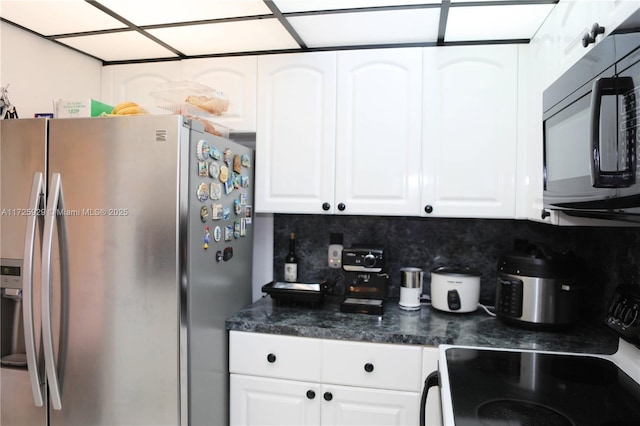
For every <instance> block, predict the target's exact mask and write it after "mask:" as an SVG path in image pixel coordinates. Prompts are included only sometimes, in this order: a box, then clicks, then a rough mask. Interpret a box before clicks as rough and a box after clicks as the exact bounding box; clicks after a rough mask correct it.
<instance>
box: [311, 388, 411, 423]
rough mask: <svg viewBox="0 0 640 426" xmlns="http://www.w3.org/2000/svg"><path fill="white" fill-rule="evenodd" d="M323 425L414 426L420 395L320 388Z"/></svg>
mask: <svg viewBox="0 0 640 426" xmlns="http://www.w3.org/2000/svg"><path fill="white" fill-rule="evenodd" d="M320 417H321V418H322V424H323V425H345V426H346V425H368V426H375V425H380V426H391V425H417V424H418V422H419V419H420V394H419V393H417V392H401V391H390V390H380V389H366V388H357V387H350V386H337V385H322V410H321V415H320Z"/></svg>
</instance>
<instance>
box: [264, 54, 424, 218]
mask: <svg viewBox="0 0 640 426" xmlns="http://www.w3.org/2000/svg"><path fill="white" fill-rule="evenodd" d="M421 67H422V63H421V50H420V49H386V50H367V51H348V52H339V53H337V54H336V53H335V52H319V53H308V54H291V55H270V56H264V57H260V58H259V59H258V120H257V122H258V126H257V135H256V138H257V139H256V175H257V179H256V211H257V212H279V213H334V214H365V215H366V214H375V215H417V214H418V211H419V201H420V200H419V194H420V189H419V188H420V150H421V147H420V144H421V139H420V131H421V123H420V120H421V96H420V93H421Z"/></svg>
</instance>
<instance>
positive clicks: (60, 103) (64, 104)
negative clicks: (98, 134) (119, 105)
mask: <svg viewBox="0 0 640 426" xmlns="http://www.w3.org/2000/svg"><path fill="white" fill-rule="evenodd" d="M53 111H54V112H55V117H56V118H76V117H98V116H100V115H102V114H110V113H111V111H113V106H111V105H107V104H105V103H102V102H99V101H96V100H94V99H91V98H87V99H69V100H67V99H54V100H53Z"/></svg>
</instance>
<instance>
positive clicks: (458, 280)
mask: <svg viewBox="0 0 640 426" xmlns="http://www.w3.org/2000/svg"><path fill="white" fill-rule="evenodd" d="M480 276H481V274H480V272H478V271H476V270H474V269H471V268H456V267H446V266H441V267H439V268H436V269H434V270H433V271H431V306H433V307H434V308H435V309H438V310H440V311H444V312H455V313H467V312H474V311H475V310H476V309H478V302H479V301H480Z"/></svg>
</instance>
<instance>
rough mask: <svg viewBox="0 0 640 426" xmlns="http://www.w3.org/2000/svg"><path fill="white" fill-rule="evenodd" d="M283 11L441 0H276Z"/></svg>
mask: <svg viewBox="0 0 640 426" xmlns="http://www.w3.org/2000/svg"><path fill="white" fill-rule="evenodd" d="M273 3H274V4H275V5H276V7H277V8H278V9H279V10H280V11H281V12H283V13H289V12H308V11H317V10H338V9H352V8H362V7H381V6H403V5H419V4H440V3H441V1H440V0H274V2H273Z"/></svg>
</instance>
